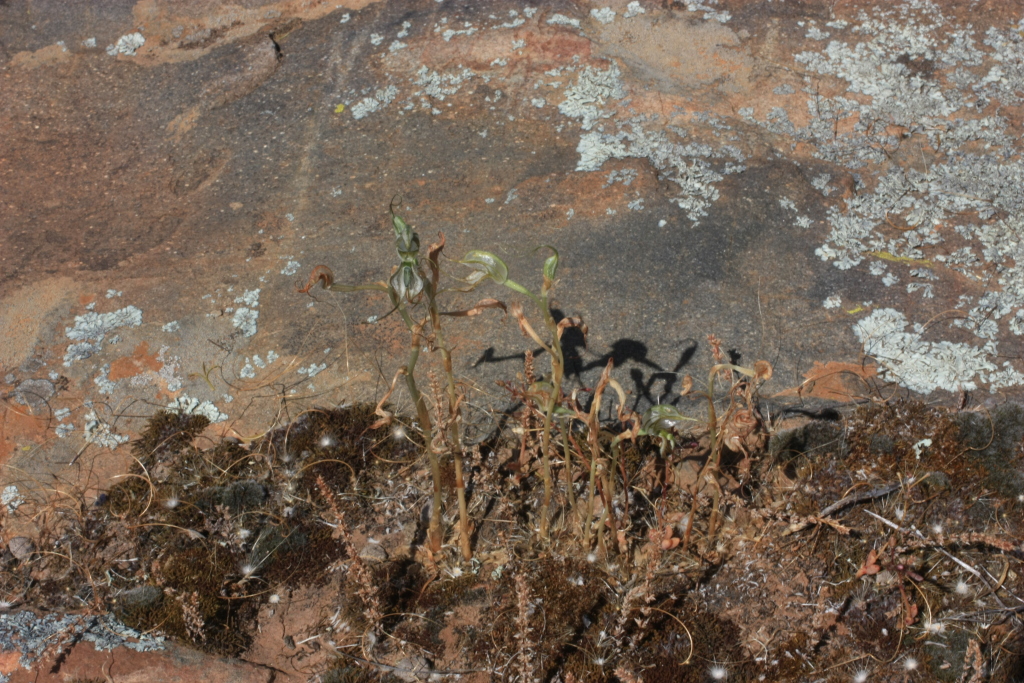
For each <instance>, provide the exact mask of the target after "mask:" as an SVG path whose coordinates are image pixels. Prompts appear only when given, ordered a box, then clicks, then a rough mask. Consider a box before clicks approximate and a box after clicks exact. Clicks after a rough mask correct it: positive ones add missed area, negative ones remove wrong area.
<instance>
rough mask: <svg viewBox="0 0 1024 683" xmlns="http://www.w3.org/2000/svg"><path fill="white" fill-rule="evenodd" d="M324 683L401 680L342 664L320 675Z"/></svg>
mask: <svg viewBox="0 0 1024 683" xmlns="http://www.w3.org/2000/svg"><path fill="white" fill-rule="evenodd" d="M320 680H321V681H322V682H323V683H400V681H401V679H400V678H396V677H395V676H393V675H391V674H390V673H386V672H378V671H374V670H372V669H361V668H359V667H356V666H351V665H349V664H340V665H338V666H336V667H335V668H333V669H330V670H329V671H327V672H325V673H323V674H321V675H320Z"/></svg>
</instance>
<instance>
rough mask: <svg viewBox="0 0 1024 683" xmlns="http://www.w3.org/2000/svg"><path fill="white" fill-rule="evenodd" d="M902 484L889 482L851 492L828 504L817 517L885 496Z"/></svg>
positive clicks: (826, 515)
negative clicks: (877, 486)
mask: <svg viewBox="0 0 1024 683" xmlns="http://www.w3.org/2000/svg"><path fill="white" fill-rule="evenodd" d="M902 486H903V484H889V485H888V486H882V487H879V488H877V489H872V490H870V491H865V492H864V493H854V494H851V495H849V496H846V497H845V498H842V499H840V500H837V501H836V502H834V503H832V504H831V505H829V506H828V507H827V508H825V509H824V510H822V511H821V512H820V513H819V514H818V517H828V516H829V515H831V514H832V513H833V512H836V511H838V510H842V509H843V508H846V507H849V506H851V505H856V504H857V503H863V502H864V501H866V500H874V499H875V498H881V497H882V496H887V495H889V494H890V493H892V492H893V491H897V490H899V489H900V488H901V487H902Z"/></svg>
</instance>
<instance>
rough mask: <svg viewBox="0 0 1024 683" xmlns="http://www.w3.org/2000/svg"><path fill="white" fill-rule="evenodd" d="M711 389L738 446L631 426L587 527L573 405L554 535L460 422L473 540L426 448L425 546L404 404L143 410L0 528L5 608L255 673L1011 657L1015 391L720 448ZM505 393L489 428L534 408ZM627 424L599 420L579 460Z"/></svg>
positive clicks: (1017, 446) (418, 447) (703, 434)
mask: <svg viewBox="0 0 1024 683" xmlns="http://www.w3.org/2000/svg"><path fill="white" fill-rule="evenodd" d="M739 386H741V388H742V385H739ZM510 387H511V388H512V389H513V390H514V389H515V386H514V385H510ZM731 394H732V395H736V392H731ZM752 402H753V405H754V406H755V407H756V408H757V409H758V413H759V414H760V413H761V412H768V408H769V406H770V400H768V399H756V398H752ZM721 404H722V405H721V406H720V408H719V410H720V413H719V414H720V415H723V414H724V417H720V419H719V422H718V424H719V425H724V426H723V428H722V433H723V434H724V435H725V437H726V438H725V442H726V443H727V444H731V445H733V446H737V451H736V452H732V451H730V450H729V449H728V448H726V449H724V450H723V451H722V454H721V455H722V468H721V471H720V472H719V473H718V474H717V476H715V477H714V478H713V479H714V482H715V483H709V480H707V479H702V478H701V477H700V476H698V475H699V474H700V473H701V471H702V469H703V466H704V464H705V463H706V462H707V459H708V456H709V455H710V453H711V451H710V448H709V446H710V439H709V430H708V425H700V426H697V427H696V428H693V429H690V430H688V431H679V430H676V431H675V432H674V433H672V434H671V436H672V443H671V444H669V445H668V446H667V449H664V450H663V449H662V448H661V443H660V441H659V437H651V436H640V437H638V438H635V439H632V440H629V439H626V440H624V441H623V442H622V443H623V444H625V445H624V448H623V450H622V453H621V469H619V470H618V472H617V482H616V490H617V491H618V494H617V495H616V498H615V500H614V502H613V504H612V506H611V511H612V514H611V515H606V510H605V506H604V505H603V504H602V503H601V500H602V496H604V495H605V494H604V493H603V491H599V492H598V497H597V498H598V500H597V502H596V504H595V508H594V515H593V516H592V517H591V519H592V522H593V523H592V528H591V531H592V532H593V533H591V534H589V542H588V543H585V542H584V537H585V535H587V534H586V530H585V529H584V527H583V525H582V522H581V518H582V517H583V516H584V515H585V513H584V512H583V511H584V510H585V507H584V505H583V504H584V502H585V500H586V490H587V476H588V474H587V473H588V470H589V465H588V457H589V456H588V446H587V444H588V441H587V439H586V434H585V431H584V430H583V429H582V426H580V427H579V428H578V429H575V430H573V431H572V432H570V433H569V434H567V436H570V437H571V439H570V443H571V444H572V446H571V447H572V449H573V454H572V456H573V458H572V463H573V465H572V468H573V469H572V477H573V494H574V498H575V501H576V507H575V508H573V507H571V506H569V505H568V503H567V494H568V490H567V489H566V486H565V481H566V479H567V473H566V469H565V466H564V461H563V460H561V459H559V460H556V461H555V466H554V472H553V473H554V476H555V477H556V480H557V481H558V482H559V484H558V486H557V487H556V488H557V490H556V492H555V501H556V505H555V506H553V508H552V521H551V533H550V539H549V540H543V539H541V538H540V537H539V533H538V528H539V519H538V511H539V501H540V498H541V495H542V492H543V484H542V481H541V472H542V468H541V463H540V462H539V461H538V459H537V444H536V443H535V442H536V441H537V440H536V439H535V438H532V437H531V438H530V439H529V440H528V441H527V443H526V444H525V449H524V448H523V444H522V442H521V438H520V437H519V436H517V433H516V430H514V429H506V430H504V431H503V432H500V433H497V434H494V435H492V436H491V437H490V439H488V440H485V441H483V442H481V443H479V444H476V445H474V446H473V447H472V449H471V452H470V453H467V462H466V469H467V476H466V480H467V494H468V510H469V516H470V518H471V520H472V531H471V534H472V535H471V545H472V559H470V560H469V561H466V560H464V559H463V558H462V556H461V553H460V550H459V548H460V543H459V538H458V533H459V532H458V529H459V525H458V508H457V504H456V503H455V495H454V494H455V491H454V489H453V484H454V474H453V471H452V462H451V460H450V458H446V457H442V459H441V470H442V482H443V486H444V489H443V491H442V494H443V497H444V500H445V501H446V507H445V510H444V516H443V519H444V529H445V534H446V535H445V542H444V546H443V548H442V549H441V550H440V551H439V552H431V550H430V547H429V541H428V534H427V531H428V529H427V527H428V523H429V517H430V500H431V490H432V483H431V478H430V474H429V468H428V467H427V466H426V462H425V460H424V458H423V453H422V443H420V442H419V439H420V438H421V437H420V435H419V433H418V432H417V431H416V429H415V427H414V425H413V424H411V423H409V422H408V421H406V420H403V419H401V418H393V421H392V422H391V423H390V424H381V423H382V422H383V420H381V419H380V415H381V413H383V412H384V411H380V412H378V413H375V412H374V407H373V406H370V405H354V406H349V407H340V408H323V409H315V410H310V411H307V412H305V413H303V414H301V415H299V416H297V417H295V418H294V419H293V420H292V421H291V422H289V423H288V424H284V425H281V426H279V427H277V428H275V429H272V430H271V431H269V432H267V433H266V434H265V435H264V436H263V437H261V438H259V439H255V440H253V441H251V442H249V443H240V442H238V441H237V440H222V441H219V442H217V443H210V442H208V441H206V440H205V439H204V438H203V437H202V433H203V428H204V427H205V426H206V419H205V418H202V417H197V416H188V415H185V416H182V415H177V414H173V413H159V414H158V415H156V416H155V417H154V418H152V419H151V420H150V422H149V426H148V428H147V429H146V431H145V432H144V434H143V436H142V438H141V439H139V440H138V441H136V442H134V443H133V452H134V454H135V458H136V466H135V468H134V469H133V470H132V472H131V473H130V474H129V475H128V476H126V477H123V478H122V479H121V480H120V483H118V484H117V485H115V486H114V487H112V488H111V489H109V490H108V491H107V492H106V494H105V495H104V496H103V497H102V498H101V501H100V503H99V504H97V505H94V506H87V505H85V504H83V503H82V501H80V500H78V499H76V492H74V491H65V492H63V495H61V496H57V497H55V498H53V499H51V500H49V501H46V504H45V505H41V504H38V503H31V502H29V503H25V504H23V505H21V506H19V507H18V509H17V510H15V511H13V512H11V513H10V514H11V516H20V515H33V516H34V517H35V518H37V519H38V518H40V517H43V518H45V522H46V523H45V524H44V525H43V528H44V529H45V531H44V533H43V534H42V535H41V536H40V537H39V538H35V539H32V545H31V547H30V549H29V552H27V553H26V552H22V553H19V555H20V556H16V555H15V553H14V551H15V550H16V549H17V547H18V546H17V544H16V543H14V542H11V543H9V546H8V550H7V551H6V552H5V553H4V554H3V556H2V558H0V584H2V588H0V590H2V594H3V595H4V596H5V599H6V600H7V601H8V602H9V603H11V606H10V607H9V608H8V611H9V612H10V613H12V614H13V613H15V612H17V611H23V610H26V609H29V610H32V611H33V612H34V613H36V614H39V615H42V614H46V613H53V612H60V613H65V614H67V613H77V614H98V613H110V614H112V615H114V616H116V617H117V619H118V620H120V622H121V623H123V624H124V625H126V626H128V627H131V628H133V629H135V630H136V631H137V632H142V633H157V632H158V633H161V634H165V635H166V636H167V637H168V638H169V640H170V641H172V642H174V643H177V644H179V645H180V646H184V647H187V648H193V649H195V650H198V651H200V652H204V653H207V654H208V655H210V656H215V657H234V658H238V660H240V661H239V662H238V664H237V666H238V667H244V666H249V667H255V668H252V669H251V671H252V672H253V673H252V674H251V675H254V676H266V677H267V678H266V680H296V681H300V680H320V681H377V680H381V681H391V680H426V679H427V678H428V677H432V678H430V679H431V680H449V679H451V680H454V677H458V679H459V680H463V681H473V682H477V681H479V682H480V683H483V682H485V681H526V680H541V681H562V682H564V683H568V682H569V681H595V682H597V681H602V682H605V681H606V682H608V683H613V682H622V683H629V682H631V681H646V682H648V683H650V682H657V681H707V680H732V681H765V680H768V681H811V680H814V681H849V680H857V681H859V680H871V681H911V680H920V681H925V680H935V681H968V680H970V681H1007V682H1008V681H1017V680H1021V678H1022V676H1024V656H1022V655H1021V654H1019V653H1021V652H1022V648H1024V641H1022V639H1021V630H1020V626H1021V623H1020V618H1019V615H1020V614H1021V611H1022V609H1021V604H1022V602H1024V601H1022V599H1021V597H1019V596H1022V595H1024V577H1022V569H1021V566H1020V565H1021V560H1022V559H1024V552H1022V547H1021V543H1020V538H1021V535H1022V529H1021V515H1020V510H1021V507H1022V506H1024V468H1022V463H1021V455H1022V453H1021V443H1022V439H1024V408H1022V407H1020V406H1017V405H1012V404H1007V405H1005V406H1003V407H1001V408H999V409H997V410H996V411H993V412H980V411H970V410H965V411H959V412H958V411H956V410H953V409H948V408H939V407H932V406H927V405H925V404H923V403H920V402H917V401H914V400H910V399H907V398H897V399H893V398H890V399H888V400H884V398H883V397H882V396H881V395H879V396H877V397H876V399H875V400H873V401H866V402H864V404H863V405H861V406H860V407H852V406H851V407H848V408H847V409H845V410H837V411H833V413H832V414H831V415H830V416H828V419H810V418H806V417H805V418H801V419H798V420H795V421H794V419H793V418H792V417H790V418H789V421H788V424H787V425H786V426H780V425H779V424H771V423H768V422H766V421H760V420H759V421H758V422H757V425H756V429H754V430H751V431H750V433H749V434H747V435H746V437H745V440H744V441H743V446H742V447H739V446H740V442H738V441H736V440H730V439H729V438H728V434H729V431H728V426H727V423H728V421H729V420H730V419H731V418H730V415H733V414H734V413H735V411H736V410H737V409H736V407H735V406H732V407H730V405H729V401H728V400H727V399H723V400H722V401H721ZM526 410H528V409H526V408H522V409H520V411H519V412H516V413H514V414H510V417H512V418H513V419H512V420H511V421H510V424H520V425H521V424H533V425H538V424H539V423H540V422H539V420H538V419H537V418H538V417H539V415H538V414H536V413H535V414H533V415H532V416H530V417H527V416H526V413H525V412H524V411H526ZM530 420H533V422H530ZM794 422H797V423H798V424H797V426H794ZM686 424H690V423H686ZM580 425H582V423H580ZM623 426H624V425H622V424H620V425H618V426H616V425H615V424H606V425H605V429H604V430H603V431H602V435H601V438H600V442H601V444H602V447H601V448H602V450H601V452H600V457H599V467H600V468H605V467H608V466H609V462H608V459H607V453H608V452H609V451H608V450H607V446H608V442H609V441H610V439H611V435H612V433H613V432H619V433H621V430H622V428H623ZM521 433H522V430H519V434H521ZM662 434H663V435H668V433H667V432H663V433H662ZM556 437H557V434H556ZM557 440H558V439H557V438H556V443H557ZM747 445H753V446H755V448H756V450H754V451H752V452H750V457H749V458H748V457H745V453H744V451H748V452H749V449H747ZM711 472H713V470H711ZM622 476H625V477H626V481H628V482H629V497H628V508H627V507H626V504H625V499H623V497H622V486H621V482H622ZM599 479H600V477H599ZM603 481H604V483H603V485H602V487H601V488H603V487H607V486H608V480H607V479H604V480H603ZM701 482H702V483H701ZM719 492H720V500H719V503H718V505H719V512H720V517H719V519H720V520H721V521H720V522H719V523H716V524H715V526H716V527H717V528H715V529H712V526H711V525H712V518H713V516H714V515H715V511H714V500H715V498H716V497H717V496H718V495H719ZM694 494H696V496H695V497H694ZM694 511H695V512H694ZM691 512H694V516H693V524H692V529H691V530H690V535H689V538H688V539H687V529H686V527H687V520H688V518H689V516H690V514H691ZM600 520H604V524H603V525H602V524H601V523H600ZM612 520H614V524H613V523H612ZM602 526H603V528H602ZM616 531H617V532H618V533H617V536H616ZM616 538H617V539H618V540H616ZM46 549H52V550H46ZM83 647H84V648H86V649H87V650H91V648H89V647H88V645H87V644H78V643H76V641H75V638H73V637H69V638H58V639H56V640H55V642H54V643H53V645H52V647H48V648H47V649H46V651H45V652H43V653H42V657H41V658H40V660H39V662H37V663H36V665H35V666H34V667H33V668H36V669H38V670H39V671H43V670H47V667H45V666H43V664H42V662H50V665H49V670H50V673H51V674H59V673H60V672H61V671H65V672H67V671H70V669H68V668H67V667H69V666H71V664H74V663H77V664H76V666H75V667H74V670H75V671H79V672H80V671H82V665H81V663H82V662H83V661H85V662H88V661H89V660H88V659H85V660H83V655H81V654H78V653H79V652H80V651H81V650H82V648H83ZM116 652H118V653H121V652H126V651H124V650H122V649H118V650H116ZM136 656H137V657H141V656H142V655H138V654H137V655H136ZM146 656H147V657H150V658H152V657H153V656H155V655H154V654H153V653H147V654H146ZM196 656H199V655H196ZM238 660H223V661H238ZM104 661H105V660H103V659H102V657H99V656H97V657H93V662H94V663H95V664H96V666H95V667H93V668H96V667H99V668H98V669H97V671H96V672H94V675H96V676H100V678H98V679H97V680H128V678H113V679H103V678H102V676H103V675H105V674H106V673H107V669H106V668H103V667H104V663H103V662H104ZM110 661H113V660H110ZM217 661H222V660H219V659H218V660H217ZM242 662H245V663H246V664H242ZM108 665H109V662H108ZM85 666H86V668H88V664H86V665H85ZM140 666H141V665H140ZM62 667H63V668H62ZM128 668H129V669H131V666H129V667H128ZM136 668H137V669H138V667H136ZM100 669H102V671H100ZM240 670H241V669H240ZM18 671H20V670H18V669H16V670H15V677H14V678H13V679H12V680H22V679H23V678H24V675H23V673H24V672H22V673H18ZM260 672H262V673H260ZM122 675H127V674H122ZM247 675H248V674H247ZM317 677H319V678H317ZM25 680H28V679H25ZM47 680H49V679H47ZM53 680H58V679H56V678H54V679H53ZM77 680H88V679H87V678H81V677H79V678H78V679H77ZM153 680H155V679H153ZM168 680H170V679H168ZM181 680H191V679H188V678H187V677H185V678H182V679H181ZM246 680H248V679H246ZM261 680H262V679H261Z"/></svg>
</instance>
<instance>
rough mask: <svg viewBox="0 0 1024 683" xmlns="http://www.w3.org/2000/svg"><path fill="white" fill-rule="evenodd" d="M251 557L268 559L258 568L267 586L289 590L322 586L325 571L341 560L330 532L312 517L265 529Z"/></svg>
mask: <svg viewBox="0 0 1024 683" xmlns="http://www.w3.org/2000/svg"><path fill="white" fill-rule="evenodd" d="M253 554H254V555H258V556H260V557H263V556H267V555H269V559H268V560H267V561H266V562H264V564H263V568H262V576H263V578H264V579H265V580H266V582H267V583H269V584H271V585H291V586H322V585H324V584H325V583H327V581H329V580H330V575H329V574H328V572H327V568H328V567H329V566H330V565H331V564H333V563H334V562H336V561H338V560H341V559H344V557H345V553H344V550H343V549H342V545H341V543H340V542H339V541H338V540H337V539H336V538H334V537H333V530H332V529H331V528H330V527H329V526H326V525H324V524H322V523H319V522H317V521H316V520H315V519H313V518H312V517H307V518H306V519H303V520H298V521H293V522H289V523H287V524H282V525H278V526H272V527H267V528H265V529H264V531H263V535H262V536H261V539H260V540H259V542H258V546H257V547H254V549H253Z"/></svg>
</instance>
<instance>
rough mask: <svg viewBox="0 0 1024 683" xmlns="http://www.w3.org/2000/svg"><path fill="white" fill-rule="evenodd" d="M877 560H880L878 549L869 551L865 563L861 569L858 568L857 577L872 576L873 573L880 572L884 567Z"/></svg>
mask: <svg viewBox="0 0 1024 683" xmlns="http://www.w3.org/2000/svg"><path fill="white" fill-rule="evenodd" d="M877 560H878V551H876V550H870V551H868V556H867V558H866V559H865V560H864V564H863V565H862V566H861V568H860V569H858V570H857V574H856V578H858V579H859V578H860V577H862V576H872V575H874V574H877V573H878V572H880V571H882V567H881V565H879V564H878V562H877Z"/></svg>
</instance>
